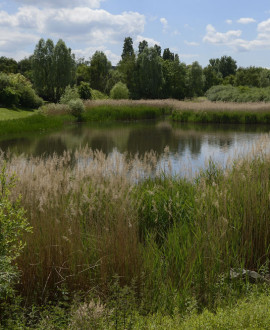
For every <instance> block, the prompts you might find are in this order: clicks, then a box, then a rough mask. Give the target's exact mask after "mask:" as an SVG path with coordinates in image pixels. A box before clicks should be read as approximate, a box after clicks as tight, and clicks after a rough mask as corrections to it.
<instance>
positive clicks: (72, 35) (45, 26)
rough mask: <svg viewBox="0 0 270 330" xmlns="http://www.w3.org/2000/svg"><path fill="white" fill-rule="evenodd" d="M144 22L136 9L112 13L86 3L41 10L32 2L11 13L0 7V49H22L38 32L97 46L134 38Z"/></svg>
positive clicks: (37, 36)
mask: <svg viewBox="0 0 270 330" xmlns="http://www.w3.org/2000/svg"><path fill="white" fill-rule="evenodd" d="M144 25H145V17H144V15H141V14H139V13H136V12H123V13H121V14H119V15H113V14H111V13H109V12H108V11H105V10H102V9H91V8H88V7H84V8H83V7H76V8H60V9H56V8H49V9H46V10H43V9H39V8H36V7H33V6H23V7H20V8H19V9H18V10H17V12H15V13H14V14H9V13H7V12H6V11H0V51H1V52H4V51H7V49H8V47H9V50H10V52H12V51H13V50H14V49H17V48H18V47H17V45H18V44H20V48H21V49H25V48H26V47H27V45H31V44H33V43H36V41H37V40H38V39H40V37H41V36H43V37H44V38H54V39H58V38H62V39H64V40H65V41H67V42H68V43H73V44H75V47H76V44H79V43H80V42H83V43H84V44H85V45H86V46H87V45H89V44H91V45H93V46H95V47H96V49H97V47H98V46H100V45H104V44H118V43H120V42H123V40H124V38H125V37H126V36H131V37H133V38H135V37H136V36H138V35H141V34H142V33H143V31H144ZM5 29H6V30H8V34H6V33H4V30H5ZM10 31H12V33H13V35H11V32H10ZM7 35H8V36H9V38H8V39H7V38H6V36H7ZM16 35H21V36H22V38H17V37H16ZM28 35H31V37H30V38H29V42H28V39H27V40H26V41H25V42H20V41H21V40H25V39H26V37H27V36H28ZM17 39H19V43H18V41H17ZM3 46H5V50H4V49H3V48H2V47H3ZM14 56H15V55H14ZM14 56H13V57H14ZM111 56H112V55H111Z"/></svg>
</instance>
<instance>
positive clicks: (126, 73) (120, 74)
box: [106, 37, 137, 97]
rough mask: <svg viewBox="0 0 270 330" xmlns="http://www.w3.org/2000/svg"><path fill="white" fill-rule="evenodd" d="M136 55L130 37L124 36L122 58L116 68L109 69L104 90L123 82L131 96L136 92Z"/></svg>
mask: <svg viewBox="0 0 270 330" xmlns="http://www.w3.org/2000/svg"><path fill="white" fill-rule="evenodd" d="M135 71H136V56H135V53H134V50H133V41H132V39H131V38H130V37H129V38H126V39H125V41H124V45H123V53H122V60H121V61H120V62H119V63H118V66H117V70H116V71H115V70H114V71H113V72H112V71H110V75H109V80H108V83H107V88H106V90H107V91H108V90H111V88H112V87H113V86H114V85H115V84H116V83H117V82H118V81H122V82H123V83H125V84H126V85H127V87H128V89H129V91H130V94H131V97H134V96H135V94H136V87H137V86H136V84H135V76H136V72H135Z"/></svg>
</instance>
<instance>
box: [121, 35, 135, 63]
mask: <svg viewBox="0 0 270 330" xmlns="http://www.w3.org/2000/svg"><path fill="white" fill-rule="evenodd" d="M133 55H134V49H133V40H132V38H130V37H127V38H125V40H124V45H123V51H122V55H121V57H122V60H125V59H126V58H128V57H131V56H133Z"/></svg>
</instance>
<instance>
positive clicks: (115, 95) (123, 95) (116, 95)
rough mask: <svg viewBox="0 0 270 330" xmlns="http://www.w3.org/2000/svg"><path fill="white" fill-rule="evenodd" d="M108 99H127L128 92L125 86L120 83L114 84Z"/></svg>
mask: <svg viewBox="0 0 270 330" xmlns="http://www.w3.org/2000/svg"><path fill="white" fill-rule="evenodd" d="M110 97H111V98H112V99H114V100H121V99H128V98H129V91H128V88H127V85H126V84H123V83H122V82H118V83H117V84H115V85H114V86H113V88H112V90H111V92H110Z"/></svg>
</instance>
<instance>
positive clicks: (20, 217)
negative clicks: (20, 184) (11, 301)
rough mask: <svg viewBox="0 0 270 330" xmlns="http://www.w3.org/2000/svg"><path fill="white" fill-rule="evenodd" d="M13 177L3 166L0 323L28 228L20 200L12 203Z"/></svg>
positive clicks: (0, 189) (0, 174)
mask: <svg viewBox="0 0 270 330" xmlns="http://www.w3.org/2000/svg"><path fill="white" fill-rule="evenodd" d="M14 184H15V177H14V176H8V174H7V172H6V166H5V164H4V165H3V164H2V166H1V172H0V322H1V310H2V312H3V309H2V308H4V306H5V305H4V302H5V301H7V299H8V298H10V297H11V296H12V295H13V293H14V292H13V286H14V284H15V283H16V280H17V278H18V271H17V269H16V267H15V266H14V260H16V259H17V258H18V257H19V255H20V254H21V252H22V250H23V248H24V246H25V244H24V243H23V241H22V238H23V235H24V233H25V232H29V231H30V230H31V227H30V226H29V224H28V222H27V220H26V218H25V211H24V209H23V207H22V206H21V201H20V199H17V200H16V201H15V202H14V201H12V199H11V196H10V190H11V189H12V188H13V187H14Z"/></svg>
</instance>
